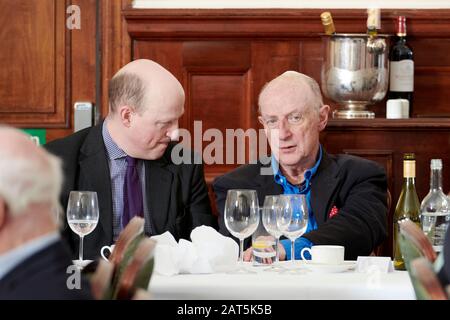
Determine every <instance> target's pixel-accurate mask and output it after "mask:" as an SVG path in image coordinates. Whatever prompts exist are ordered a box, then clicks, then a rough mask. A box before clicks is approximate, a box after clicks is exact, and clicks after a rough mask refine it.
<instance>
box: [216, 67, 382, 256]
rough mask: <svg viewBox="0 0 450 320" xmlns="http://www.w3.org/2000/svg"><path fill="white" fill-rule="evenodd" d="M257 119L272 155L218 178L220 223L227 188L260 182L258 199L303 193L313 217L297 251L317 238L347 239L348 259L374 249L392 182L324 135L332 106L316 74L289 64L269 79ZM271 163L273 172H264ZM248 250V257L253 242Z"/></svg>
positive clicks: (326, 241) (284, 252) (284, 251)
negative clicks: (331, 150) (334, 147)
mask: <svg viewBox="0 0 450 320" xmlns="http://www.w3.org/2000/svg"><path fill="white" fill-rule="evenodd" d="M258 104H259V117H258V118H259V121H260V122H261V124H262V125H263V126H264V130H265V133H266V136H267V138H268V142H269V145H270V147H271V150H272V155H271V158H270V159H268V161H265V160H263V161H260V162H258V163H257V164H248V165H244V166H241V167H239V168H237V169H235V170H233V171H232V172H229V173H227V174H225V175H224V176H221V177H218V178H217V179H216V180H215V181H214V184H213V187H214V191H215V193H216V199H217V208H218V210H219V214H220V217H219V224H220V229H221V232H222V233H223V234H226V235H229V233H228V231H227V230H226V228H225V224H224V219H223V209H224V203H225V199H226V194H227V191H228V190H229V189H255V190H257V192H258V198H259V202H260V205H262V204H263V202H264V198H265V196H266V195H277V194H305V195H306V198H307V201H308V207H309V209H310V210H309V221H308V227H307V230H306V232H305V234H304V235H303V236H302V237H300V238H298V239H297V240H296V243H295V259H300V251H301V250H302V249H303V248H306V247H311V246H312V245H342V246H344V247H345V259H349V260H350V259H356V258H357V256H359V255H369V254H370V253H371V252H372V251H373V250H374V249H375V248H376V246H378V245H379V244H381V243H382V242H383V240H384V239H385V238H386V236H387V225H386V221H387V205H386V194H387V182H386V174H385V171H384V169H383V168H382V167H381V166H380V165H378V164H377V163H375V162H372V161H369V160H366V159H362V158H358V157H354V156H350V155H330V154H328V153H327V152H326V151H325V149H324V148H323V147H322V145H321V144H320V142H319V134H320V132H321V131H323V130H324V129H325V126H326V124H327V121H328V113H329V111H330V107H329V106H327V105H324V104H323V101H322V96H321V93H320V89H319V86H318V84H317V82H316V81H315V80H314V79H312V78H310V77H308V76H306V75H304V74H301V73H298V72H294V71H287V72H285V73H283V74H282V75H280V76H279V77H277V78H275V79H273V80H272V81H270V82H269V83H267V84H266V85H265V86H264V88H263V89H262V91H261V93H260V95H259V101H258ZM267 169H269V172H270V174H264V173H265V172H267ZM281 243H282V246H280V260H284V259H286V260H290V259H292V257H291V255H290V251H291V250H290V247H291V244H290V241H289V240H282V241H281ZM244 258H245V259H246V260H249V259H250V258H251V248H250V249H249V250H247V251H246V253H245V255H244Z"/></svg>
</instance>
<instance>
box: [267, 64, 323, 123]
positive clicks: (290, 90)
mask: <svg viewBox="0 0 450 320" xmlns="http://www.w3.org/2000/svg"><path fill="white" fill-rule="evenodd" d="M292 97H298V98H299V99H301V100H305V101H306V103H307V106H308V107H310V108H311V109H312V110H314V111H317V112H319V110H320V108H321V107H322V106H323V100H322V95H321V93H320V88H319V85H318V84H317V82H316V81H315V80H314V79H313V78H311V77H308V76H307V75H304V74H303V73H300V72H296V71H286V72H284V73H283V74H281V75H280V76H278V77H276V78H275V79H273V80H272V81H270V82H268V83H267V84H266V85H265V86H264V87H263V89H262V90H261V93H260V94H259V99H258V111H259V113H260V114H261V112H262V108H263V107H264V105H265V104H268V103H271V101H272V100H273V99H277V100H280V99H281V100H283V99H291V98H292Z"/></svg>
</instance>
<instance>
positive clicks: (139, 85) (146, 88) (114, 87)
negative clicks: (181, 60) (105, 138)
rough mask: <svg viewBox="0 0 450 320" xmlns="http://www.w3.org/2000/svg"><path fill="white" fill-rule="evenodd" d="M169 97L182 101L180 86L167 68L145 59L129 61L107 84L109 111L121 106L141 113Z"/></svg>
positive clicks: (182, 93)
mask: <svg viewBox="0 0 450 320" xmlns="http://www.w3.org/2000/svg"><path fill="white" fill-rule="evenodd" d="M169 96H172V97H174V96H175V97H178V98H179V99H182V100H183V103H184V90H183V87H182V86H181V84H180V82H179V81H178V80H177V79H176V78H175V77H174V76H173V75H172V74H171V73H170V72H169V71H167V70H166V69H164V68H163V67H162V66H160V65H159V64H157V63H156V62H154V61H151V60H147V59H139V60H134V61H131V62H130V63H128V64H127V65H125V66H124V67H123V68H122V69H120V70H119V71H118V72H117V73H116V74H115V76H114V77H113V78H112V79H111V81H110V83H109V103H110V111H111V112H112V113H114V112H116V110H117V109H118V108H120V107H121V106H124V105H127V106H129V107H131V108H133V109H134V110H135V111H136V112H138V113H142V112H144V111H145V110H147V109H148V108H152V107H155V106H160V105H162V104H163V102H164V100H165V99H166V98H167V97H169Z"/></svg>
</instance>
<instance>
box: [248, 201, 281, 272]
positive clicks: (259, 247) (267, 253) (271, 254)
mask: <svg viewBox="0 0 450 320" xmlns="http://www.w3.org/2000/svg"><path fill="white" fill-rule="evenodd" d="M259 210H260V215H259V219H260V220H259V224H258V229H256V231H255V232H254V233H253V234H252V247H253V265H254V266H267V265H270V264H272V263H273V262H274V261H275V256H276V247H275V246H276V241H275V238H274V237H273V236H271V235H270V234H269V232H268V231H267V230H266V228H265V227H264V224H263V222H262V216H263V215H262V208H260V209H259Z"/></svg>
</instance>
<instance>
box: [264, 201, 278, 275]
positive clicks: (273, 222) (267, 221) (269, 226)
mask: <svg viewBox="0 0 450 320" xmlns="http://www.w3.org/2000/svg"><path fill="white" fill-rule="evenodd" d="M278 210H280V196H279V195H276V196H266V197H265V198H264V207H263V208H262V219H261V220H262V222H263V225H264V228H266V230H267V232H268V233H269V234H270V235H271V236H273V237H274V238H275V250H276V251H275V262H274V263H273V264H272V266H271V268H270V269H267V270H270V271H278V270H280V269H281V268H279V266H278V265H279V261H280V253H279V250H278V244H279V242H280V237H281V236H282V234H283V233H282V232H281V231H280V229H279V228H278V225H277V211H278Z"/></svg>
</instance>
